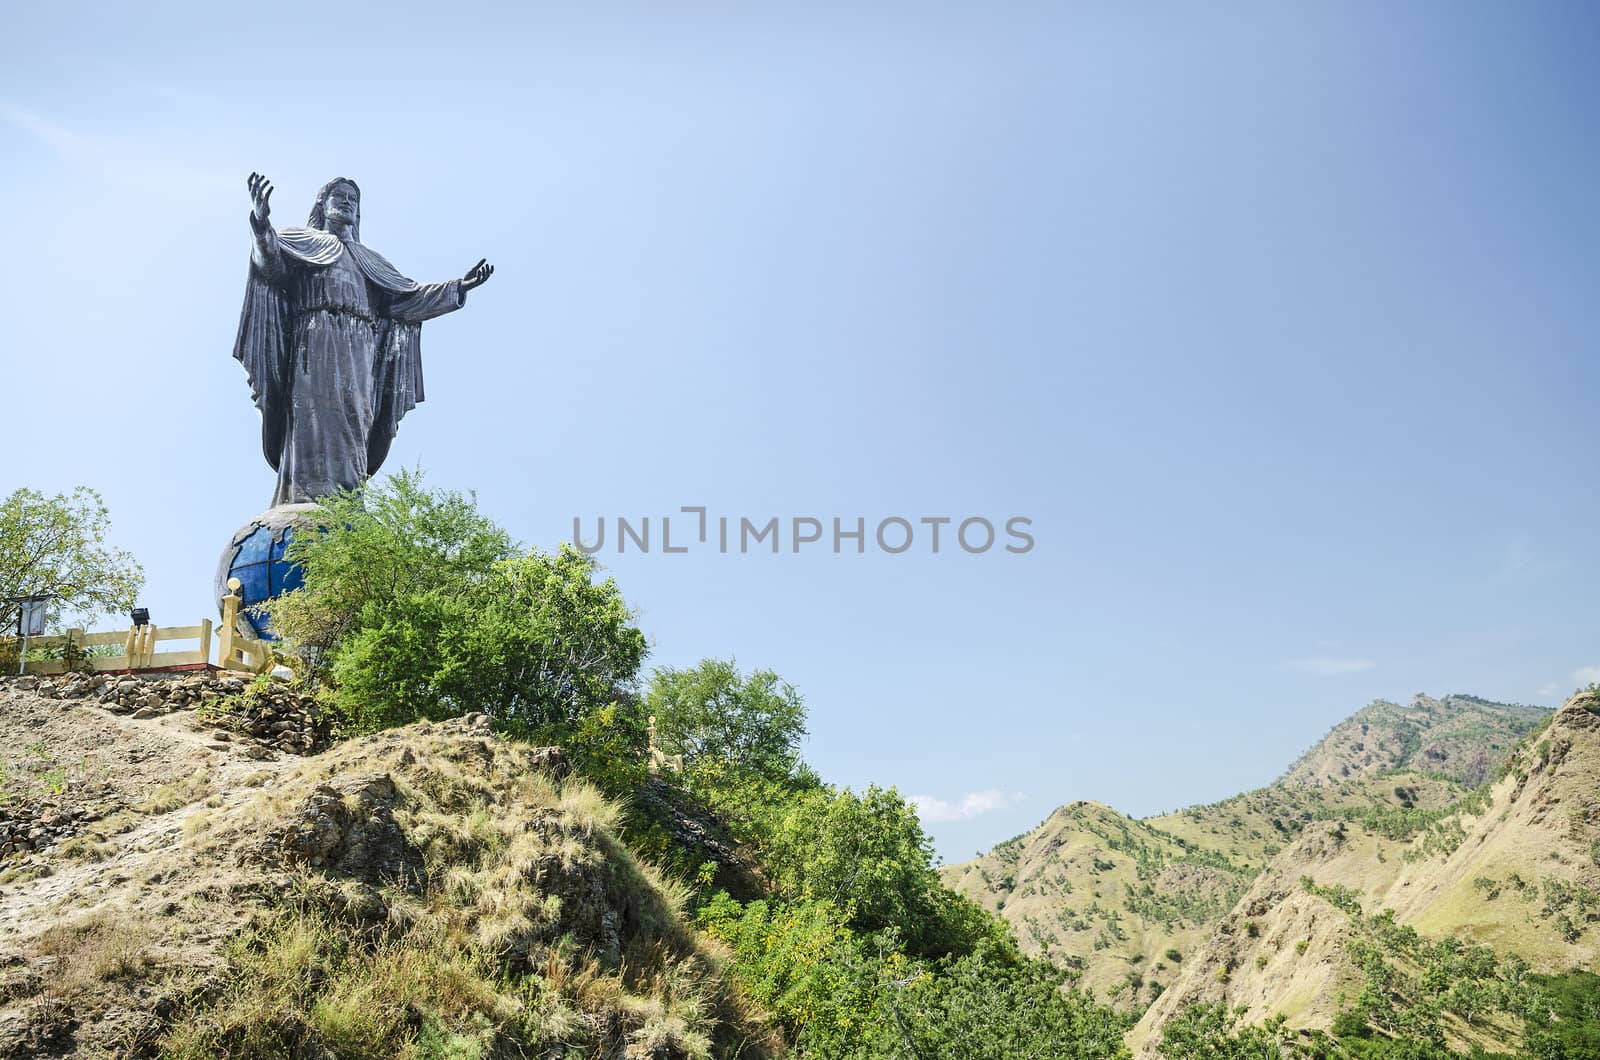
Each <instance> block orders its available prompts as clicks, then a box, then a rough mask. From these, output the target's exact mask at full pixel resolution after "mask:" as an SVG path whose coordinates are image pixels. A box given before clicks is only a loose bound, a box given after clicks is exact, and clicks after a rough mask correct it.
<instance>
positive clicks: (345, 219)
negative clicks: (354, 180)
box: [322, 184, 361, 225]
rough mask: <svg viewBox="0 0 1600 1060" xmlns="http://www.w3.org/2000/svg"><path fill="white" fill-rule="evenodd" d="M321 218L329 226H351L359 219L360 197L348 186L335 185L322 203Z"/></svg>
mask: <svg viewBox="0 0 1600 1060" xmlns="http://www.w3.org/2000/svg"><path fill="white" fill-rule="evenodd" d="M322 216H323V217H324V218H326V219H327V223H328V224H330V225H333V224H341V225H353V224H355V223H356V222H357V221H358V220H360V219H361V196H360V195H359V194H357V193H356V189H354V188H352V187H351V186H350V185H348V184H335V185H334V186H333V190H332V191H330V192H328V197H327V199H325V200H324V201H323V203H322Z"/></svg>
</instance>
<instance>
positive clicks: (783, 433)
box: [0, 3, 1600, 860]
mask: <svg viewBox="0 0 1600 1060" xmlns="http://www.w3.org/2000/svg"><path fill="white" fill-rule="evenodd" d="M6 30H7V31H6V33H5V35H4V39H3V40H0V156H3V158H4V160H5V162H4V165H3V167H0V227H3V230H4V231H5V233H6V235H7V238H6V241H5V245H6V250H7V253H5V254H4V255H0V356H3V363H4V379H5V382H4V384H3V387H4V393H5V400H4V405H3V407H4V415H5V422H6V427H7V431H6V433H7V435H8V437H9V438H10V444H9V445H8V447H7V448H8V457H7V459H6V461H5V465H4V467H5V469H4V471H0V490H4V491H6V492H9V490H10V489H11V488H14V486H16V485H21V484H27V485H30V486H34V487H37V488H41V489H45V490H49V491H52V492H54V491H57V490H65V489H68V488H70V487H71V486H73V485H76V484H79V483H86V484H89V485H92V486H94V487H95V488H97V489H99V490H100V491H101V492H102V493H103V494H104V495H105V497H106V499H107V501H108V503H109V505H110V508H111V511H112V515H113V519H114V536H115V538H116V540H117V542H118V543H119V544H121V545H122V546H124V547H127V548H129V549H131V550H133V551H134V552H135V553H136V554H137V555H138V556H139V557H140V558H141V559H142V560H143V562H144V564H145V567H146V569H147V572H148V574H149V588H148V591H147V593H146V597H147V600H146V602H147V603H148V605H149V606H150V608H151V609H152V611H153V613H154V615H155V617H156V619H157V621H158V622H159V621H163V620H165V621H167V622H170V623H179V622H192V621H197V620H198V619H199V618H200V617H201V616H202V615H203V614H207V613H209V609H210V603H209V601H208V597H209V589H210V584H211V575H212V570H213V567H214V564H215V557H216V555H217V554H218V552H219V551H220V550H221V547H222V545H223V544H224V543H225V542H226V540H227V538H228V536H229V534H230V533H231V532H232V530H233V529H234V528H235V527H236V526H238V525H239V524H240V523H242V522H243V521H245V519H247V518H248V517H250V516H252V515H253V514H255V513H256V512H258V511H260V510H261V509H263V508H265V507H266V506H267V503H268V501H269V499H270V497H271V493H272V486H273V475H272V473H271V472H270V471H269V470H268V469H267V467H266V465H265V463H264V462H263V460H262V458H261V456H260V451H259V442H258V423H259V420H258V417H257V414H256V412H255V410H254V409H253V407H252V406H251V403H250V399H249V394H248V391H247V388H246V386H245V380H244V375H243V372H242V371H241V370H240V368H239V366H238V365H237V364H236V363H235V362H234V361H233V360H232V359H231V357H230V351H231V344H232V340H233V334H234V329H235V326H236V322H237V316H238V309H239V302H240V298H241V294H242V288H243V281H244V275H245V266H246V255H247V251H248V229H247V226H246V222H245V214H246V212H247V209H248V201H247V198H246V193H245V177H246V175H247V174H248V173H249V172H250V171H251V170H257V169H258V170H261V171H263V172H265V173H267V174H268V175H269V176H271V178H272V179H273V180H274V182H275V183H276V185H277V188H278V190H277V193H276V194H275V196H274V200H273V202H274V211H275V219H276V220H277V222H278V223H279V224H283V225H287V224H296V223H303V220H304V215H305V212H306V210H307V209H308V207H309V206H310V203H311V200H312V197H313V195H314V193H315V190H316V188H317V187H318V186H319V185H320V184H321V183H322V182H323V181H325V180H327V179H328V178H330V177H332V176H335V175H348V176H351V177H354V178H355V179H357V180H358V181H360V182H361V185H362V188H363V191H364V193H365V194H364V201H363V209H362V215H363V216H362V236H363V239H364V240H365V241H366V242H367V243H368V244H369V245H371V246H373V247H374V248H376V249H378V250H379V251H380V252H382V253H384V254H385V255H386V256H388V257H389V258H390V260H392V261H393V262H394V263H395V264H396V265H397V266H398V267H399V268H400V269H401V270H402V271H403V272H405V273H407V274H408V275H411V276H415V277H417V278H418V279H421V280H438V279H446V278H450V277H453V276H458V275H460V274H461V272H462V271H463V270H465V269H466V268H467V267H468V266H469V265H471V264H472V263H473V262H474V261H476V260H477V259H478V258H479V257H480V256H488V257H489V258H490V260H492V261H493V262H494V263H495V264H496V266H497V268H498V271H497V273H496V275H495V277H494V279H493V280H492V281H491V282H490V283H489V285H488V286H486V287H484V288H483V289H482V290H481V291H478V292H475V293H474V294H473V295H472V296H471V297H470V298H469V300H468V305H467V307H466V309H465V310H464V311H463V312H461V313H459V314H456V315H454V316H451V317H447V318H445V319H442V320H438V321H435V322H432V323H430V324H428V325H427V326H426V328H425V329H424V336H423V358H424V364H425V366H426V376H427V386H428V400H427V402H426V403H425V404H424V405H423V406H422V407H420V408H419V409H418V410H417V411H415V412H414V413H412V414H411V416H410V417H409V418H408V419H407V420H406V422H405V424H404V426H403V427H402V430H401V432H400V435H399V437H398V439H397V441H396V444H395V448H394V452H393V455H392V456H391V458H390V460H391V466H398V465H408V466H409V465H421V466H422V467H424V468H425V469H426V471H427V474H428V477H429V480H430V481H431V482H432V483H433V484H435V485H439V486H453V487H460V488H471V489H475V490H476V491H477V495H478V497H479V500H480V502H481V503H482V505H483V507H484V508H485V509H486V510H487V511H488V512H489V513H491V514H492V515H493V516H494V517H495V518H497V519H498V520H500V521H501V522H503V523H504V524H505V525H507V526H508V527H510V528H511V529H512V530H513V531H514V532H515V533H516V534H517V535H518V536H519V537H521V538H522V539H523V540H525V541H527V542H529V543H532V544H539V545H543V546H546V547H548V546H551V545H554V544H555V543H556V542H558V541H560V540H562V539H566V538H570V537H571V536H572V525H573V518H574V516H581V517H583V518H584V519H585V520H586V526H589V527H592V526H593V525H594V520H595V519H597V518H598V517H599V516H601V515H605V516H607V517H608V518H613V519H614V518H615V517H616V516H619V515H622V516H627V517H629V518H631V519H638V518H641V517H644V516H651V517H652V522H653V523H656V524H657V525H659V523H658V520H659V518H660V516H662V515H664V514H671V513H674V512H676V511H677V510H678V509H679V507H680V506H683V505H705V506H707V507H708V508H709V510H710V512H711V514H712V515H713V516H715V515H728V516H732V517H733V518H734V519H735V520H737V518H738V517H740V516H746V517H749V518H751V519H753V520H758V521H760V520H765V519H766V518H768V517H771V516H778V517H780V519H784V520H787V519H790V518H792V517H795V516H815V517H818V518H821V519H823V520H824V521H827V520H830V519H831V518H832V517H834V516H838V517H841V518H843V519H845V520H847V522H850V523H853V521H854V520H855V518H857V517H862V518H864V519H866V520H867V523H868V526H869V528H870V527H871V526H873V525H875V524H876V523H877V521H878V520H881V519H884V518H887V517H891V516H899V517H902V518H906V519H908V520H911V521H912V522H914V523H915V522H916V521H917V520H918V519H920V518H921V517H924V516H929V517H942V516H948V517H952V518H954V519H956V520H957V521H959V520H961V519H963V518H966V517H970V516H983V517H986V518H989V519H991V520H994V521H995V522H997V523H999V522H1003V521H1004V520H1005V519H1007V518H1010V517H1013V516H1023V517H1027V518H1029V519H1031V520H1032V526H1031V532H1032V533H1033V535H1034V538H1035V545H1034V548H1033V549H1032V550H1031V551H1030V552H1028V553H1027V554H1024V555H1012V554H1007V553H1004V552H1002V551H1000V550H999V549H998V548H997V549H994V550H991V551H990V552H987V553H984V554H981V555H968V554H965V553H963V552H961V551H960V550H959V549H950V548H949V546H948V540H947V543H946V546H945V548H943V549H942V550H941V552H940V553H939V554H938V555H934V554H932V553H931V552H929V551H928V550H927V549H926V548H925V547H924V545H923V544H922V542H920V541H919V543H918V544H917V545H915V546H914V547H913V548H912V549H911V550H909V551H907V552H906V553H904V554H900V555H888V554H884V553H882V552H880V551H878V550H877V549H876V548H875V547H872V546H870V545H869V549H868V552H867V554H866V555H860V556H857V555H834V554H832V552H831V550H829V549H828V548H827V547H826V546H825V545H824V546H823V547H818V548H814V549H812V550H803V551H802V552H801V553H800V554H799V555H796V554H793V553H791V552H788V551H785V552H784V553H783V554H780V555H777V556H773V555H770V554H746V555H737V554H732V555H721V554H718V553H716V552H715V551H714V550H696V551H691V552H690V553H688V554H685V555H670V556H669V555H663V554H661V553H660V551H659V549H657V550H656V551H653V552H651V553H650V554H647V555H639V554H636V553H629V554H625V555H620V556H619V555H616V554H614V553H613V554H610V555H608V556H607V557H605V558H606V562H607V564H608V566H609V568H610V570H611V572H612V573H613V574H614V575H615V576H616V578H617V579H618V581H619V582H620V584H621V585H622V587H623V589H624V591H625V593H626V595H627V596H628V598H629V599H630V600H631V601H632V602H633V603H634V604H635V605H636V606H637V607H638V608H639V611H640V616H641V623H642V625H643V627H644V628H645V630H646V631H647V632H648V634H649V636H650V638H651V641H652V645H653V648H652V661H653V662H654V663H656V664H665V665H684V664H689V663H692V662H694V661H695V660H697V659H699V658H701V657H703V656H707V655H721V656H727V655H733V656H736V657H737V658H738V660H739V662H740V663H741V664H742V665H746V666H752V667H753V666H764V667H771V668H773V669H776V670H778V671H779V672H780V673H782V674H783V675H785V676H786V677H787V678H789V679H790V680H792V681H794V682H795V683H796V684H797V685H798V686H799V687H800V689H801V690H802V692H803V693H804V694H805V695H806V698H807V702H808V704H809V707H810V710H811V736H810V738H809V740H808V743H807V748H806V753H807V756H808V757H809V758H810V759H811V760H812V761H813V762H814V763H815V764H816V765H817V766H818V767H819V768H820V769H821V771H822V772H823V773H824V775H826V776H827V777H829V778H830V779H833V780H836V781H839V782H843V783H849V784H852V785H857V786H859V785H862V784H865V783H867V782H869V781H876V782H879V783H884V784H895V785H898V786H899V788H900V790H901V791H902V792H903V793H906V794H913V795H918V796H925V797H926V798H927V799H928V800H930V801H928V802H927V803H925V805H926V806H927V807H928V808H929V812H928V813H927V814H926V818H927V821H928V825H929V828H930V830H931V831H932V833H933V834H934V836H935V837H936V839H937V843H938V848H939V851H940V852H941V854H943V855H944V856H945V857H946V858H949V859H951V860H956V859H959V858H963V857H967V856H970V855H971V854H972V853H973V852H974V851H975V850H977V849H979V848H986V847H987V846H989V845H990V844H992V843H993V842H995V841H997V840H999V839H1003V838H1005V837H1006V836H1009V835H1011V834H1014V833H1017V832H1020V831H1023V830H1025V829H1026V828H1028V827H1031V826H1032V825H1033V824H1034V823H1036V822H1037V821H1038V820H1040V819H1041V818H1043V817H1044V816H1045V815H1046V814H1048V812H1049V811H1050V810H1051V808H1053V807H1054V806H1055V805H1057V804H1059V803H1061V802H1065V801H1069V800H1071V799H1075V798H1094V799H1098V800H1101V801H1104V802H1107V803H1110V804H1112V805H1114V806H1116V807H1118V808H1120V809H1122V810H1125V811H1127V812H1131V813H1136V814H1147V813H1154V812H1160V811H1163V810H1167V809H1171V808H1174V807H1176V806H1180V805H1184V804H1187V803H1191V802H1198V801H1209V800H1211V799H1215V798H1219V797H1222V796H1225V795H1228V794H1231V793H1233V792H1235V791H1238V790H1241V789H1244V788H1248V787H1252V786H1255V785H1259V784H1262V783H1265V782H1267V781H1270V780H1271V779H1272V778H1273V777H1274V776H1275V775H1276V773H1277V772H1278V771H1279V770H1281V769H1282V768H1283V767H1284V766H1286V765H1287V764H1288V762H1289V761H1290V760H1291V759H1292V758H1293V757H1294V756H1295V755H1296V754H1297V753H1298V752H1299V751H1301V750H1302V749H1304V748H1305V747H1306V746H1307V745H1309V744H1310V743H1312V742H1313V741H1314V740H1316V739H1317V738H1318V737H1319V736H1320V735H1321V734H1322V733H1323V732H1324V731H1325V730H1326V729H1327V728H1328V727H1329V726H1331V725H1332V724H1333V723H1335V722H1336V721H1338V720H1339V719H1340V718H1342V717H1344V716H1345V715H1347V714H1348V713H1350V712H1351V711H1353V710H1355V709H1356V708H1358V707H1360V706H1361V705H1363V704H1364V703H1366V702H1367V701H1369V700H1370V699H1372V698H1374V697H1378V696H1384V697H1389V698H1396V699H1406V698H1409V697H1410V696H1411V695H1412V694H1413V693H1416V692H1419V691H1425V692H1429V693H1431V694H1442V693H1445V692H1453V691H1459V692H1472V693H1476V694H1478V695H1483V696H1487V697H1491V698H1499V699H1509V700H1516V701H1522V702H1536V703H1544V704H1555V703H1558V702H1559V701H1560V699H1561V698H1562V696H1563V695H1564V694H1565V693H1567V692H1570V691H1571V689H1572V688H1573V687H1575V685H1576V684H1577V683H1579V682H1580V681H1581V680H1585V679H1594V678H1597V677H1600V671H1597V669H1596V668H1600V639H1597V633H1600V611H1597V609H1596V608H1595V606H1594V593H1595V588H1596V585H1597V584H1600V579H1597V575H1600V559H1597V556H1596V550H1595V548H1594V540H1595V527H1596V526H1597V525H1600V504H1597V495H1596V489H1595V483H1596V482H1597V481H1600V466H1597V464H1600V460H1597V454H1600V445H1597V442H1600V432H1597V430H1596V426H1595V422H1596V421H1595V416H1594V411H1593V403H1594V395H1595V393H1596V390H1597V384H1600V369H1597V359H1596V356H1595V355H1596V341H1597V340H1596V338H1595V335H1596V332H1597V324H1600V320H1597V316H1600V313H1597V309H1596V305H1597V300H1596V298H1595V295H1594V292H1595V288H1596V270H1595V264H1596V249H1595V248H1596V247H1597V245H1600V240H1597V236H1600V220H1597V212H1596V210H1595V209H1594V187H1595V183H1594V180H1595V172H1596V161H1597V155H1600V152H1597V146H1600V143H1597V134H1596V131H1595V126H1594V122H1593V120H1592V117H1593V114H1592V112H1593V106H1594V103H1595V101H1596V99H1600V85H1597V83H1596V78H1597V74H1596V72H1595V66H1594V64H1593V62H1592V61H1591V60H1592V57H1593V55H1594V54H1595V53H1596V50H1597V47H1600V17H1597V16H1596V15H1595V14H1594V11H1593V8H1591V7H1586V6H1585V5H1580V4H1556V3H1544V4H1528V5H1505V4H1488V3H1465V4H1462V3H1450V4H1444V3H1438V4H1429V3H1415V4H1407V5H1403V6H1395V5H1379V4H1340V5H1332V4H1321V5H1309V4H1306V5H1286V4H1220V5H1206V7H1205V9H1204V10H1203V11H1202V10H1201V9H1200V8H1199V7H1195V6H1193V5H1150V6H1143V7H1134V6H1130V5H1110V4H1106V5H1098V4H1097V5H1087V4H1086V5H982V6H981V7H980V6H979V5H970V6H965V7H960V6H940V5H929V4H917V5H890V6H874V8H873V9H872V10H871V11H862V10H852V9H851V8H850V7H847V6H844V5H817V4H804V5H801V4H792V5H731V4H730V5H695V4H688V5H675V6H674V7H673V9H672V10H671V11H668V10H667V9H665V8H663V7H662V6H660V5H653V6H643V5H640V6H637V7H614V6H604V7H602V6H595V5H589V6H586V7H583V8H578V7H542V6H539V5H531V6H530V5H517V6H515V7H513V6H509V5H507V6H504V7H501V6H499V5H494V4H485V5H462V6H460V7H454V8H449V9H444V8H439V7H430V8H423V7H412V8H408V7H406V6H404V5H401V6H395V5H384V6H383V7H381V8H380V7H372V8H364V7H363V6H362V5H359V4H339V5H307V6H297V5H277V6H273V7H270V8H259V7H257V8H241V9H239V11H237V12H232V11H227V10H222V9H219V7H217V6H212V5H206V6H199V5H196V6H193V7H187V8H186V7H184V6H182V5H161V6H160V7H159V8H158V9H157V8H149V9H138V10H135V9H131V8H128V7H126V6H125V5H105V6H103V7H94V6H86V5H70V4H63V5H34V6H32V7H30V8H29V9H28V10H27V11H26V12H20V13H13V14H12V15H10V16H8V18H7V27H6ZM677 531H678V526H677V524H675V526H674V533H675V537H676V535H677ZM869 532H870V531H869ZM947 533H948V531H947ZM786 547H787V542H786ZM934 800H937V801H934Z"/></svg>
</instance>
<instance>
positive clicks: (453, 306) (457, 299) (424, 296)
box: [388, 280, 467, 324]
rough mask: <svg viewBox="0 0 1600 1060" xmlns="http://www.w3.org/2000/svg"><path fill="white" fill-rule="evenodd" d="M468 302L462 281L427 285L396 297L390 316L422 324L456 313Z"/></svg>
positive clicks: (391, 305) (391, 303) (390, 308)
mask: <svg viewBox="0 0 1600 1060" xmlns="http://www.w3.org/2000/svg"><path fill="white" fill-rule="evenodd" d="M466 300H467V292H466V291H464V290H462V289H461V281H460V280H450V281H448V282H445V283H425V284H422V285H421V286H419V287H418V288H417V289H416V290H415V291H412V292H411V293H410V294H403V295H397V296H395V298H394V300H393V301H391V302H390V303H389V314H388V315H389V316H391V317H393V318H394V319H395V320H403V321H406V322H407V323H413V324H420V323H422V322H423V321H424V320H432V319H433V318H434V317H441V316H444V315H445V314H446V313H454V312H455V311H456V310H457V309H460V308H461V307H462V305H464V304H465V303H466Z"/></svg>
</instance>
